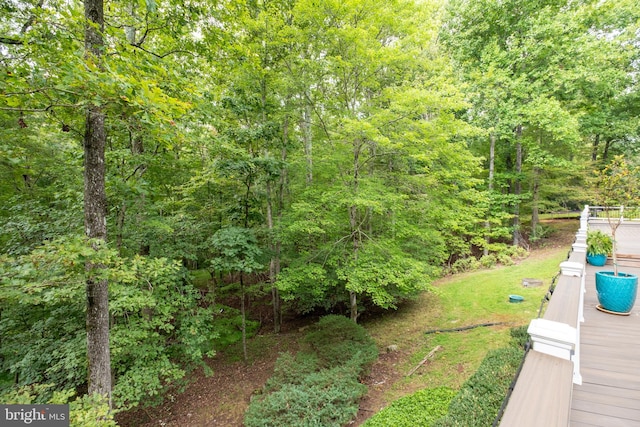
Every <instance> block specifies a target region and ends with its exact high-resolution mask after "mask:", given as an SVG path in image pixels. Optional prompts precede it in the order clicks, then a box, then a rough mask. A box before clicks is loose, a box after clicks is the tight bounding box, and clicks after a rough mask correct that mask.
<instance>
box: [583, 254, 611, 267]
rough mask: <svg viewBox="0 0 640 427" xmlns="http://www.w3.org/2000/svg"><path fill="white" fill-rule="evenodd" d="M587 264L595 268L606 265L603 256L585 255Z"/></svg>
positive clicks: (605, 259) (605, 258)
mask: <svg viewBox="0 0 640 427" xmlns="http://www.w3.org/2000/svg"><path fill="white" fill-rule="evenodd" d="M587 262H588V263H589V264H591V265H594V266H596V267H602V266H603V265H605V264H606V263H607V256H606V255H604V254H598V255H587Z"/></svg>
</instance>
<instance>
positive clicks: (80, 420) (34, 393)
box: [0, 384, 117, 427]
mask: <svg viewBox="0 0 640 427" xmlns="http://www.w3.org/2000/svg"><path fill="white" fill-rule="evenodd" d="M52 389H54V386H53V384H32V385H29V386H23V387H15V388H11V389H8V390H5V391H4V392H3V393H1V394H0V402H2V403H3V404H9V405H30V404H47V403H49V404H54V405H66V404H68V405H69V421H70V425H72V426H73V427H116V426H117V424H116V422H115V421H114V419H113V416H114V412H113V411H112V410H111V409H110V408H109V403H108V402H107V401H106V400H105V399H103V398H101V397H99V396H97V395H96V396H88V395H84V396H81V397H76V396H75V392H74V391H72V390H62V391H52ZM43 396H49V397H48V398H44V397H43Z"/></svg>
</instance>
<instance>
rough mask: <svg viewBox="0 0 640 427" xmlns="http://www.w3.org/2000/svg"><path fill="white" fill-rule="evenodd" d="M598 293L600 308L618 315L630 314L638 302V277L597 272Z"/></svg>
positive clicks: (611, 272) (610, 272)
mask: <svg viewBox="0 0 640 427" xmlns="http://www.w3.org/2000/svg"><path fill="white" fill-rule="evenodd" d="M596 291H598V301H599V302H600V306H601V307H602V308H604V309H605V310H608V311H613V312H616V313H628V312H630V311H631V309H632V308H633V304H634V303H635V302H636V295H637V293H638V276H636V275H634V274H627V273H618V275H617V276H616V275H615V274H614V272H613V271H597V272H596Z"/></svg>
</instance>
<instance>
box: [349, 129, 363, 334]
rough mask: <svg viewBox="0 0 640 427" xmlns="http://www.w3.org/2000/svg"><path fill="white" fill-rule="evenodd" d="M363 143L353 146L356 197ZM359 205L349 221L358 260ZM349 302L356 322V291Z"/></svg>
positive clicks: (359, 242)
mask: <svg viewBox="0 0 640 427" xmlns="http://www.w3.org/2000/svg"><path fill="white" fill-rule="evenodd" d="M361 147H362V144H361V142H359V141H355V142H354V147H353V196H354V197H356V196H357V194H358V185H359V179H360V169H359V168H360V150H361ZM358 219H359V218H358V207H357V206H356V205H352V206H351V207H350V208H349V222H350V225H351V239H352V244H353V259H354V261H357V260H358V255H359V254H358V252H359V251H360V246H361V241H360V239H361V233H360V224H359V222H360V221H359V220H358ZM349 304H350V306H351V320H353V321H354V322H357V321H358V298H357V295H356V293H355V292H354V291H349Z"/></svg>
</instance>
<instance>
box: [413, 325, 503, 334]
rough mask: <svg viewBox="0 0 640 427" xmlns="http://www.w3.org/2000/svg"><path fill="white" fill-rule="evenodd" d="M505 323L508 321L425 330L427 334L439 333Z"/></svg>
mask: <svg viewBox="0 0 640 427" xmlns="http://www.w3.org/2000/svg"><path fill="white" fill-rule="evenodd" d="M505 324H506V322H493V323H479V324H477V325H470V326H462V327H460V328H451V329H432V330H430V331H427V332H425V334H426V335H429V334H438V333H440V332H460V331H468V330H469V329H475V328H482V327H484V326H497V325H505Z"/></svg>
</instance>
